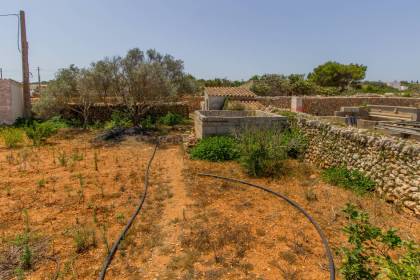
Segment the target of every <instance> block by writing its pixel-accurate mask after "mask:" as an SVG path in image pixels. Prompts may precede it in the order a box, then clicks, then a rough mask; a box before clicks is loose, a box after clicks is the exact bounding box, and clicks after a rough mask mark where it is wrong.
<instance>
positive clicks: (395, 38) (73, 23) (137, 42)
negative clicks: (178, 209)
mask: <svg viewBox="0 0 420 280" xmlns="http://www.w3.org/2000/svg"><path fill="white" fill-rule="evenodd" d="M20 9H23V10H25V11H26V14H27V29H28V40H29V45H30V68H31V72H32V73H33V74H34V79H35V76H36V75H35V71H36V70H35V69H36V67H37V66H39V67H40V68H41V75H42V78H43V79H50V78H52V77H53V75H54V73H55V71H56V70H57V69H58V68H62V67H66V66H68V65H69V64H71V63H74V64H76V65H78V66H87V65H89V63H90V62H92V61H94V60H98V59H101V58H103V57H104V56H113V55H124V54H125V53H126V51H127V50H128V49H130V48H133V47H139V48H141V49H148V48H155V49H156V50H158V51H160V52H163V53H169V54H172V55H173V56H175V57H176V58H180V59H182V60H184V63H185V70H186V71H187V72H189V73H191V74H193V75H195V76H197V77H199V78H214V77H227V78H230V79H248V78H249V77H250V76H252V75H254V74H263V73H284V74H289V73H308V72H310V71H311V70H312V69H313V68H314V67H315V66H317V65H319V64H321V63H323V62H325V61H328V60H336V61H339V62H342V63H350V62H355V63H362V64H364V65H367V66H368V72H367V79H370V80H383V81H387V80H394V79H396V80H418V79H419V80H420V1H418V0H393V1H391V0H352V1H344V0H318V1H316V0H296V1H292V0H289V1H283V0H254V1H250V0H205V1H204V0H153V1H152V0H148V1H142V0H137V1H135V0H120V1H115V0H72V1H64V0H62V1H57V0H36V1H35V0H33V1H30V0H26V1H24V0H0V14H4V13H13V12H18V11H19V10H20ZM16 29H17V26H16V19H15V18H4V17H0V38H1V41H0V67H2V68H3V73H4V76H5V77H8V78H14V79H17V80H20V79H21V74H20V71H21V70H20V69H21V68H20V54H19V52H18V50H17V46H16V44H17V43H16V36H17V34H16Z"/></svg>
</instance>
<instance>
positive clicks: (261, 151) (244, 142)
mask: <svg viewBox="0 0 420 280" xmlns="http://www.w3.org/2000/svg"><path fill="white" fill-rule="evenodd" d="M238 142H239V144H238V149H239V154H240V157H239V162H240V163H241V165H242V166H243V167H245V169H246V170H247V172H248V174H250V175H251V176H257V177H261V176H276V175H279V174H280V173H281V172H282V167H283V160H284V159H286V158H287V147H286V146H285V143H284V141H283V139H282V134H281V132H280V131H279V130H276V129H270V130H260V129H259V128H247V129H245V130H243V131H241V132H240V133H239V134H238Z"/></svg>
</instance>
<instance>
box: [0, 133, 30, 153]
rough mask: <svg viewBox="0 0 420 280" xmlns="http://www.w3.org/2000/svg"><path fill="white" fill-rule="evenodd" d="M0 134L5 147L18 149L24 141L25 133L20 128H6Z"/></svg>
mask: <svg viewBox="0 0 420 280" xmlns="http://www.w3.org/2000/svg"><path fill="white" fill-rule="evenodd" d="M0 133H1V138H2V139H3V142H4V145H5V146H6V148H8V149H12V148H16V147H18V146H19V145H20V144H22V143H23V141H24V133H23V131H22V130H21V129H19V128H5V129H2V130H1V132H0Z"/></svg>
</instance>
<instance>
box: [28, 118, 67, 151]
mask: <svg viewBox="0 0 420 280" xmlns="http://www.w3.org/2000/svg"><path fill="white" fill-rule="evenodd" d="M64 127H67V124H66V123H65V122H63V121H61V119H60V118H52V119H50V120H48V121H45V122H37V121H35V122H33V124H32V125H30V126H27V127H25V128H24V129H25V132H26V135H27V136H28V138H29V139H31V140H32V143H33V144H34V145H35V146H39V145H41V144H43V143H45V141H46V140H47V139H48V138H49V137H51V136H52V135H54V134H55V133H57V131H58V129H60V128H64Z"/></svg>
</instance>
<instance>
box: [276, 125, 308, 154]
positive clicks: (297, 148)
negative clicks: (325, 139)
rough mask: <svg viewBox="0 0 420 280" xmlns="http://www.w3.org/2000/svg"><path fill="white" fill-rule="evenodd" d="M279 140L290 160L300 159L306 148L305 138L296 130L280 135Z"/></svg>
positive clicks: (291, 129)
mask: <svg viewBox="0 0 420 280" xmlns="http://www.w3.org/2000/svg"><path fill="white" fill-rule="evenodd" d="M281 139H282V142H283V145H284V146H286V150H287V155H288V157H290V158H295V159H296V158H299V157H301V156H302V155H303V153H304V152H305V150H306V147H307V146H308V140H307V138H306V136H305V135H304V134H303V133H302V132H301V131H300V130H299V129H298V128H293V127H292V128H290V129H287V130H286V131H284V132H283V133H282V135H281Z"/></svg>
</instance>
